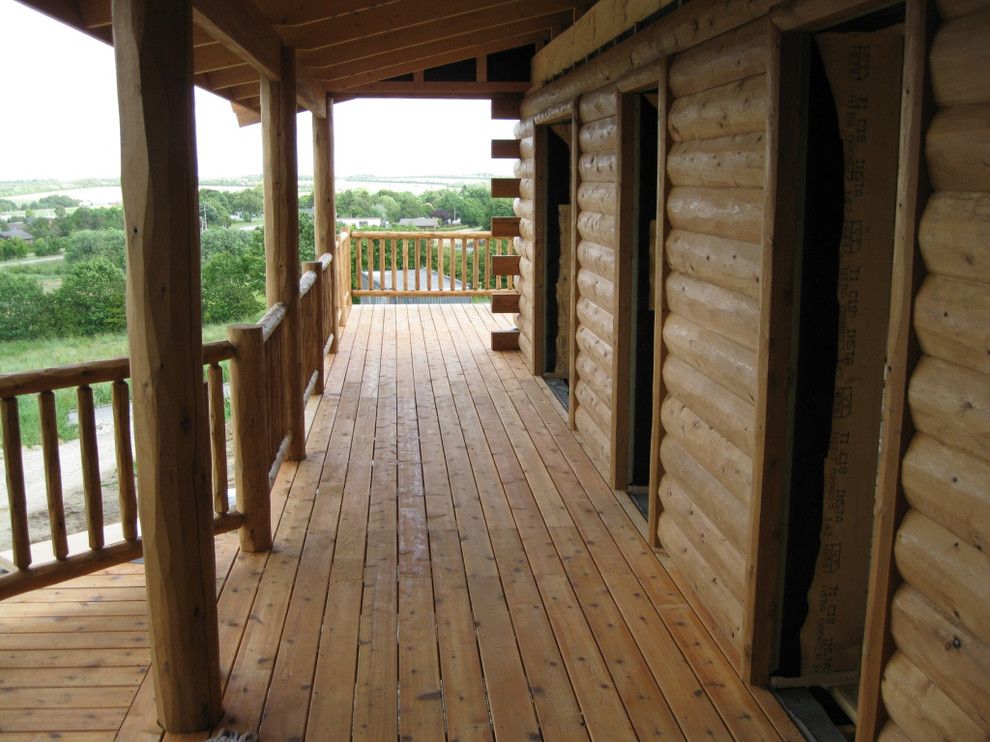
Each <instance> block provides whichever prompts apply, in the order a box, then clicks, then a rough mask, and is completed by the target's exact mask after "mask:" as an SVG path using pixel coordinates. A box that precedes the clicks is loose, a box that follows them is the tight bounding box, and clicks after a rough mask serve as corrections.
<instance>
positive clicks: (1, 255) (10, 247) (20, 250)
mask: <svg viewBox="0 0 990 742" xmlns="http://www.w3.org/2000/svg"><path fill="white" fill-rule="evenodd" d="M30 251H31V248H30V247H28V243H26V242H25V241H24V240H22V239H21V238H20V237H10V238H8V239H6V240H0V260H15V259H17V258H23V257H26V256H27V254H28V253H29V252H30Z"/></svg>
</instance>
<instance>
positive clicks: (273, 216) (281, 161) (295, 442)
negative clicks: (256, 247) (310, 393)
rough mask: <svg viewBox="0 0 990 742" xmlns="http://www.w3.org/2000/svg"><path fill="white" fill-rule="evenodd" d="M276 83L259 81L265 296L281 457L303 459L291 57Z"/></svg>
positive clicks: (285, 56)
mask: <svg viewBox="0 0 990 742" xmlns="http://www.w3.org/2000/svg"><path fill="white" fill-rule="evenodd" d="M281 56H282V76H281V79H280V80H268V79H265V78H262V80H261V140H262V148H263V152H264V171H265V297H266V299H267V301H268V306H269V307H272V306H274V305H275V304H278V303H279V302H282V304H284V305H285V319H284V320H283V321H284V323H285V330H284V332H285V336H286V337H285V389H277V390H276V389H273V390H272V393H274V394H280V395H281V396H282V400H283V404H285V405H286V413H287V414H286V419H287V420H288V422H289V433H290V434H291V436H292V439H291V441H290V443H289V450H288V452H287V455H286V458H287V459H288V460H290V461H301V460H302V459H304V458H306V423H305V409H306V404H305V400H304V399H303V379H302V362H301V355H300V354H301V349H300V342H301V340H300V338H301V333H300V330H301V329H302V328H301V323H300V315H299V193H298V165H297V162H296V56H295V50H294V49H291V48H289V47H283V49H282V55H281Z"/></svg>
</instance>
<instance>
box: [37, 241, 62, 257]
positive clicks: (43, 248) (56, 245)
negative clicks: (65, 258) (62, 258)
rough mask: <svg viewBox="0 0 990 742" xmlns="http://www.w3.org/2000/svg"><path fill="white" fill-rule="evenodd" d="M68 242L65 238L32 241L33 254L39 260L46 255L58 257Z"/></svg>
mask: <svg viewBox="0 0 990 742" xmlns="http://www.w3.org/2000/svg"><path fill="white" fill-rule="evenodd" d="M68 243H69V241H68V240H67V239H66V238H65V237H45V238H43V239H40V240H35V241H34V254H35V255H37V256H38V257H39V258H43V257H46V256H48V255H58V254H59V253H60V252H62V250H64V249H65V247H66V245H68Z"/></svg>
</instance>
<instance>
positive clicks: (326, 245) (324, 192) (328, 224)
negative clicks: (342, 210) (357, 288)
mask: <svg viewBox="0 0 990 742" xmlns="http://www.w3.org/2000/svg"><path fill="white" fill-rule="evenodd" d="M313 222H314V226H315V230H314V231H315V232H316V257H317V258H319V257H320V256H321V255H325V254H327V253H330V256H331V259H332V262H331V264H330V269H329V270H328V271H327V272H328V274H329V275H328V276H327V277H328V278H329V284H330V285H329V286H324V287H323V290H324V292H329V293H330V303H329V307H330V310H329V311H330V332H331V333H332V334H333V343H332V344H331V345H330V352H331V353H336V352H337V343H338V337H337V336H338V335H339V332H338V329H337V312H338V308H339V306H340V293H339V291H338V288H337V260H338V259H339V258H338V256H337V255H336V249H335V242H336V241H335V239H334V237H335V236H336V231H337V201H336V197H335V194H334V178H333V98H327V117H326V118H319V117H318V116H313ZM324 340H326V338H324ZM321 376H322V372H321Z"/></svg>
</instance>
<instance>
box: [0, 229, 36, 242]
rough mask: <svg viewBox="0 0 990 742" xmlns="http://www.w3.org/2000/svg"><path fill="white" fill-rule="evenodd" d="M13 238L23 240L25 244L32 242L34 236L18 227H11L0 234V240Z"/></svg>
mask: <svg viewBox="0 0 990 742" xmlns="http://www.w3.org/2000/svg"><path fill="white" fill-rule="evenodd" d="M15 238H16V239H19V240H24V241H25V242H34V236H33V235H31V234H30V233H28V232H25V231H24V230H23V229H21V228H20V227H16V226H13V225H11V227H10V229H7V230H5V231H3V232H0V240H12V239H15Z"/></svg>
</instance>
